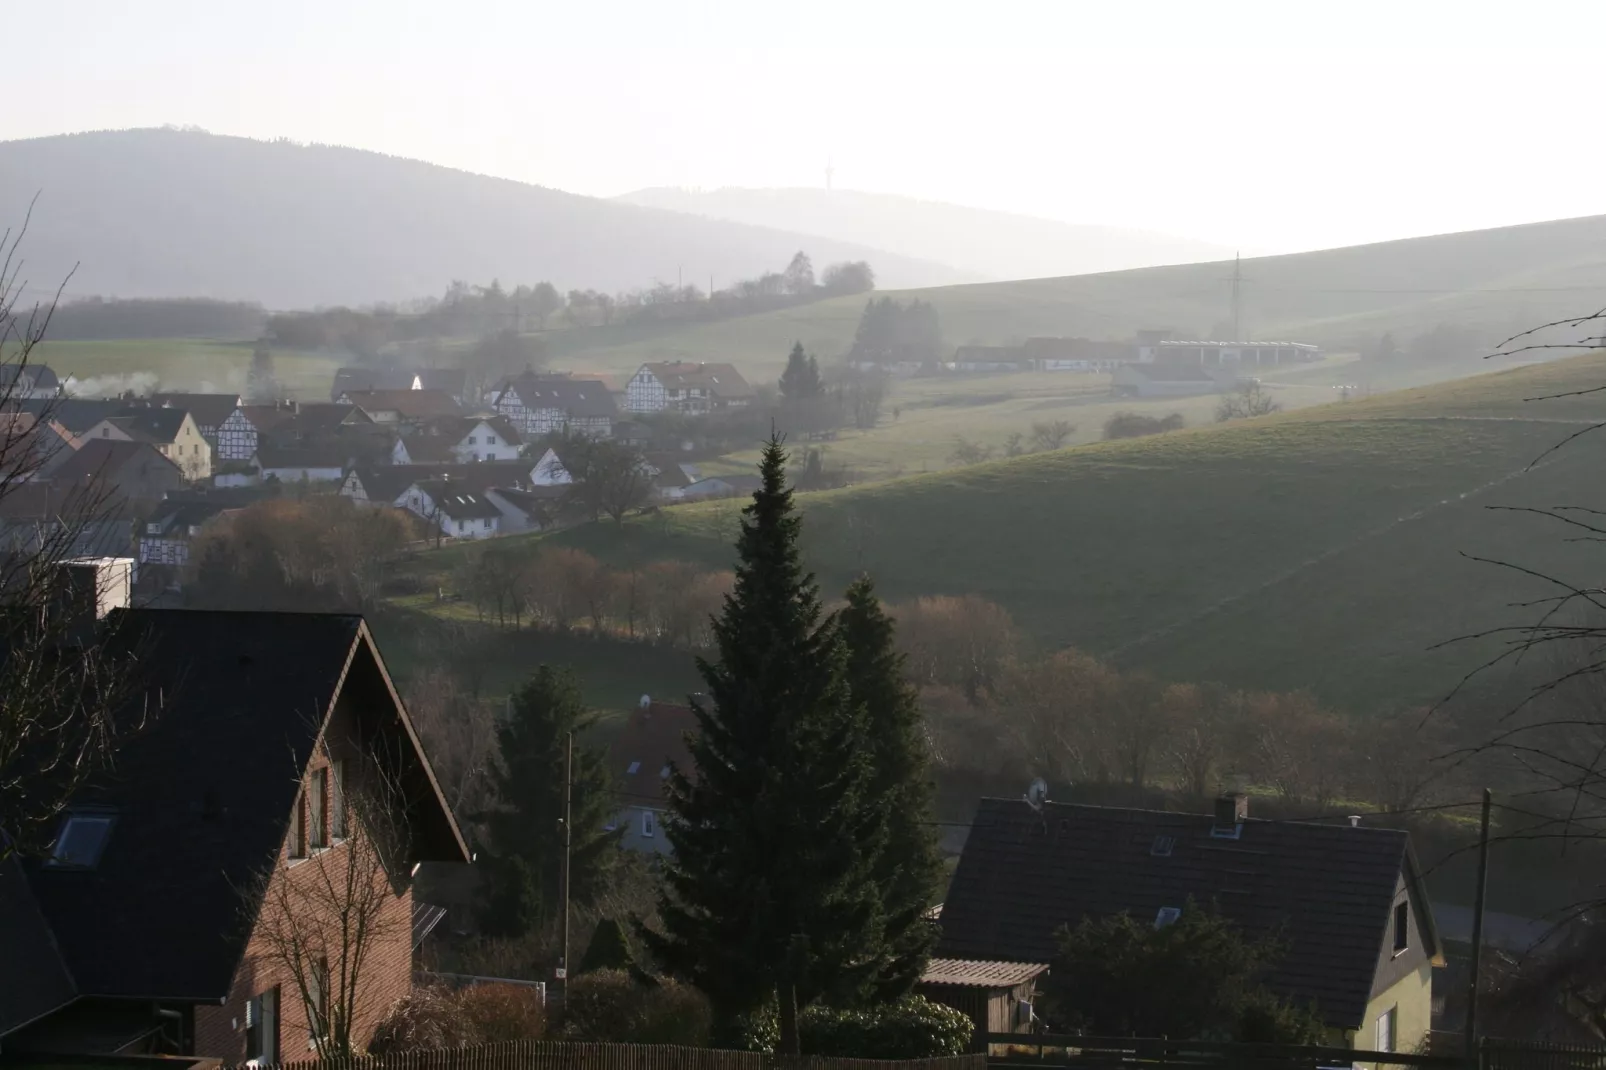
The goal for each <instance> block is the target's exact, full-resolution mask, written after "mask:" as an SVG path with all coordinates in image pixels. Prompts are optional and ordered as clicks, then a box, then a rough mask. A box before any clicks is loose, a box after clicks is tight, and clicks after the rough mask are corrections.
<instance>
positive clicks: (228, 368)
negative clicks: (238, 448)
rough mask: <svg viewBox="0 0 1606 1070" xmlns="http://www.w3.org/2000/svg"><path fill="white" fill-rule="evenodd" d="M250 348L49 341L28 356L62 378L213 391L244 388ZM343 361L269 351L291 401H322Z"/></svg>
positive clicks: (190, 341)
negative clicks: (147, 379)
mask: <svg viewBox="0 0 1606 1070" xmlns="http://www.w3.org/2000/svg"><path fill="white" fill-rule="evenodd" d="M251 348H252V347H251V344H250V343H248V342H222V341H211V340H205V339H194V338H159V339H134V340H116V341H108V342H91V341H83V342H80V341H72V342H52V341H49V340H48V339H47V340H46V341H45V342H44V344H42V345H41V346H40V347H39V348H38V350H37V351H36V352H35V354H34V359H35V360H41V361H44V362H45V363H47V364H49V365H50V366H51V367H52V368H54V369H55V370H56V372H57V373H58V374H60V375H62V376H67V375H73V376H76V377H77V378H79V379H89V378H101V377H107V376H112V377H116V376H133V375H136V374H139V373H147V374H150V375H154V376H156V379H157V382H158V383H159V384H160V389H164V390H200V389H202V388H203V387H205V388H207V389H209V390H216V391H231V390H233V391H240V390H244V389H245V381H246V372H247V371H248V370H249V368H250V366H251ZM344 362H349V358H347V360H346V361H342V359H341V358H340V357H339V356H338V355H324V354H319V353H301V352H296V351H293V350H283V349H280V350H275V351H274V354H273V369H274V374H275V375H276V376H277V377H278V379H279V381H280V382H281V383H283V384H284V386H285V388H286V389H287V390H289V391H290V393H291V394H292V395H294V396H296V397H301V398H307V399H312V400H319V401H327V400H328V399H329V386H330V384H331V383H333V382H334V376H335V369H336V368H337V367H339V366H340V364H342V363H344Z"/></svg>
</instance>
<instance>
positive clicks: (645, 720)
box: [608, 702, 697, 802]
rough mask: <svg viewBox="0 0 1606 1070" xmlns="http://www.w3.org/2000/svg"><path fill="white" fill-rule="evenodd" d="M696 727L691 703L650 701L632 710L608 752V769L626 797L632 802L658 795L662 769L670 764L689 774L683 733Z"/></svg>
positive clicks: (662, 782) (688, 754)
mask: <svg viewBox="0 0 1606 1070" xmlns="http://www.w3.org/2000/svg"><path fill="white" fill-rule="evenodd" d="M696 730H697V715H696V714H695V713H693V712H692V709H691V707H690V706H680V705H676V704H675V703H672V702H653V703H649V704H648V705H647V706H645V707H639V706H638V707H637V708H636V709H635V710H633V711H632V712H631V714H630V720H629V721H627V722H626V723H625V726H624V728H622V729H620V730H619V734H618V735H617V736H615V737H614V741H613V746H612V747H611V748H609V751H608V765H609V768H610V769H611V770H612V772H613V775H614V776H616V777H618V778H619V782H620V784H621V785H622V788H621V790H622V791H624V792H625V795H626V797H627V798H628V799H630V800H632V801H635V802H641V801H644V800H650V799H655V798H657V797H658V796H659V795H661V794H662V793H663V790H664V776H663V771H664V769H665V768H667V767H668V766H669V765H671V764H673V765H674V766H675V768H676V769H678V770H680V772H681V773H683V774H686V775H688V776H689V775H691V773H692V772H693V766H692V760H691V752H690V751H689V750H687V748H686V739H685V736H686V733H687V732H694V731H696Z"/></svg>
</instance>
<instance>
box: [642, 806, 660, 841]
mask: <svg viewBox="0 0 1606 1070" xmlns="http://www.w3.org/2000/svg"><path fill="white" fill-rule="evenodd" d="M641 834H642V835H643V836H645V837H646V838H647V839H649V840H650V839H652V838H653V837H654V836H656V835H658V815H657V814H655V813H653V812H652V811H651V810H643V811H642V812H641Z"/></svg>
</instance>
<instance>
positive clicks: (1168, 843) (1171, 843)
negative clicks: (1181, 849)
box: [1149, 836, 1177, 858]
mask: <svg viewBox="0 0 1606 1070" xmlns="http://www.w3.org/2000/svg"><path fill="white" fill-rule="evenodd" d="M1176 845H1177V840H1176V837H1175V836H1156V837H1155V838H1154V842H1153V843H1152V844H1150V845H1149V853H1150V854H1151V855H1153V856H1154V857H1156V858H1170V857H1171V849H1172V848H1173V847H1175V846H1176Z"/></svg>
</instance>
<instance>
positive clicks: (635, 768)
mask: <svg viewBox="0 0 1606 1070" xmlns="http://www.w3.org/2000/svg"><path fill="white" fill-rule="evenodd" d="M639 772H641V763H640V762H631V763H630V768H629V769H626V770H625V776H635V775H636V774H637V773H639Z"/></svg>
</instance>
